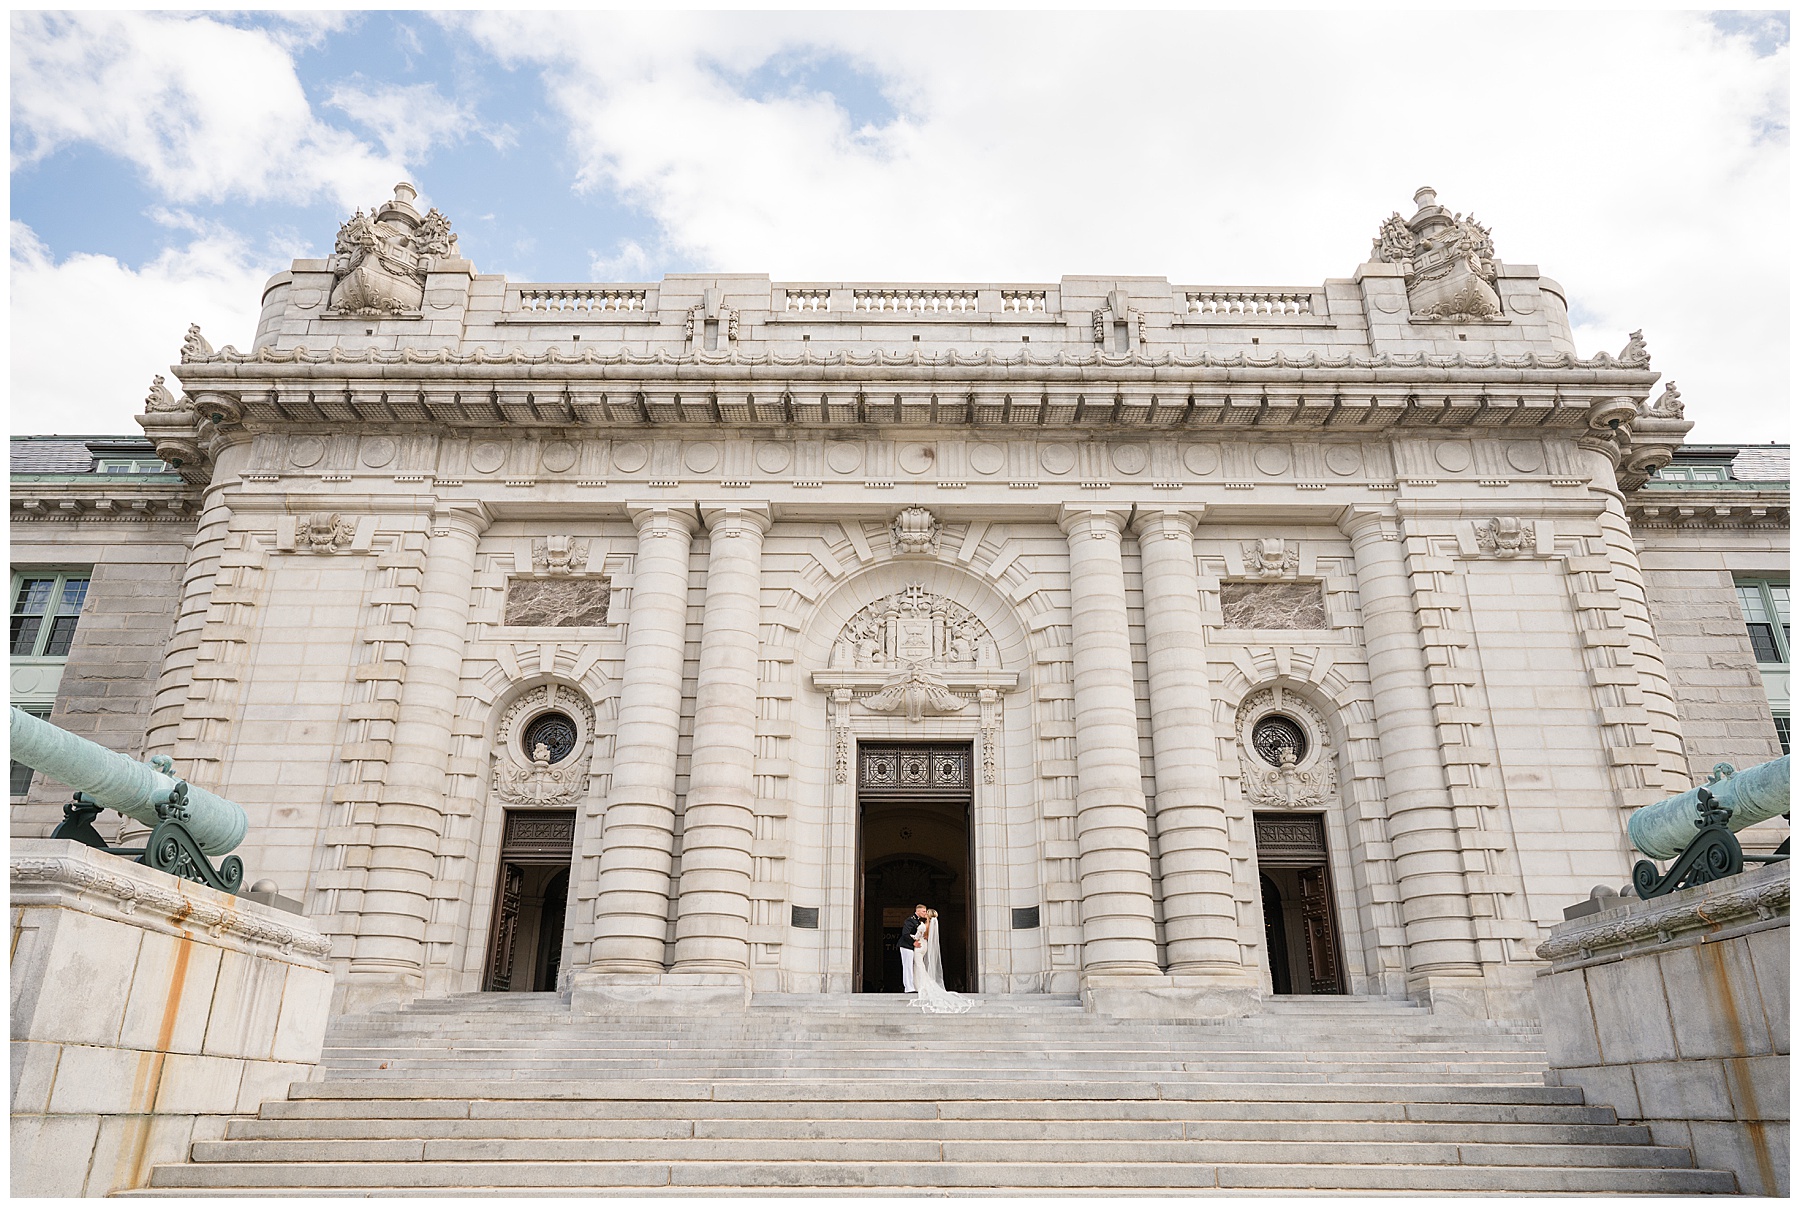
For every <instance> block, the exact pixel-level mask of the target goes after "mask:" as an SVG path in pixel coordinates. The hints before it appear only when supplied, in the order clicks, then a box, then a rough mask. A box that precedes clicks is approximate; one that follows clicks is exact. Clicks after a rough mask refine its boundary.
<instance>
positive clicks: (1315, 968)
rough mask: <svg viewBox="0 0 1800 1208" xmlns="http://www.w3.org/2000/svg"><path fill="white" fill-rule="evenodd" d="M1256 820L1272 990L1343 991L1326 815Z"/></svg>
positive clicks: (1273, 816) (1272, 816)
mask: <svg viewBox="0 0 1800 1208" xmlns="http://www.w3.org/2000/svg"><path fill="white" fill-rule="evenodd" d="M1255 821H1256V865H1257V871H1258V873H1259V874H1260V876H1259V880H1260V882H1261V886H1262V906H1263V932H1264V936H1265V939H1266V940H1267V943H1268V953H1269V981H1270V988H1271V990H1272V991H1273V992H1274V993H1276V994H1343V993H1344V992H1345V989H1344V961H1343V956H1342V953H1341V952H1340V951H1339V947H1338V926H1337V913H1336V911H1335V910H1333V909H1332V904H1331V860H1330V857H1329V856H1328V854H1327V853H1326V850H1325V820H1324V818H1322V817H1321V816H1320V815H1318V814H1257V815H1256V819H1255Z"/></svg>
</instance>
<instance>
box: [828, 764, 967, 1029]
mask: <svg viewBox="0 0 1800 1208" xmlns="http://www.w3.org/2000/svg"><path fill="white" fill-rule="evenodd" d="M970 759H971V754H970V748H969V744H968V743H928V744H911V743H908V744H899V743H879V744H865V745H863V746H862V747H861V748H860V749H859V750H858V752H857V791H856V797H857V813H858V826H857V836H858V839H857V844H858V865H859V867H858V885H859V887H860V892H859V894H858V901H857V916H858V917H857V944H856V983H855V984H856V985H857V986H858V987H859V988H860V989H861V990H862V991H863V992H864V993H867V994H883V993H886V994H898V993H899V992H900V990H901V980H900V949H899V942H900V928H901V925H902V924H903V923H904V922H905V921H906V916H907V915H909V914H911V913H912V912H913V907H914V906H915V905H916V904H918V903H920V902H923V903H925V904H926V905H927V906H930V907H931V908H932V909H934V910H936V911H937V912H938V922H939V925H940V927H941V928H942V930H941V932H940V936H941V939H942V945H943V953H944V981H945V983H946V988H947V989H951V990H957V991H961V992H964V993H974V992H975V991H976V989H977V987H976V985H975V974H974V971H975V945H974V940H973V936H974V928H973V927H972V926H971V923H972V921H973V920H972V917H971V916H972V913H973V912H972V909H971V905H972V903H973V902H974V886H973V885H972V884H971V877H970V869H972V868H973V867H974V859H973V855H972V844H971V834H972V831H971V828H970V826H969V807H970V803H971V801H972V786H973V783H974V781H973V779H972V778H971V774H970Z"/></svg>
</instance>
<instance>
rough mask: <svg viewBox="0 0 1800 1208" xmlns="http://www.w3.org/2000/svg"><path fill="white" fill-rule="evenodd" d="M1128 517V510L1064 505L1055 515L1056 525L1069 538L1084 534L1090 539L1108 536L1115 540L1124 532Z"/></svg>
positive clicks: (1078, 504) (1085, 505) (1074, 504)
mask: <svg viewBox="0 0 1800 1208" xmlns="http://www.w3.org/2000/svg"><path fill="white" fill-rule="evenodd" d="M1128 515H1130V509H1129V508H1122V507H1106V506H1103V505H1100V504H1092V505H1090V504H1082V503H1065V504H1063V506H1062V510H1061V511H1060V512H1059V513H1058V514H1057V517H1056V523H1057V525H1058V526H1059V527H1061V529H1062V531H1063V532H1065V533H1067V534H1068V535H1069V536H1070V537H1078V536H1081V535H1083V534H1086V535H1087V536H1090V537H1108V536H1110V537H1113V538H1114V539H1117V538H1118V537H1119V535H1120V534H1121V533H1123V532H1124V531H1125V518H1126V516H1128Z"/></svg>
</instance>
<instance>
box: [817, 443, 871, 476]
mask: <svg viewBox="0 0 1800 1208" xmlns="http://www.w3.org/2000/svg"><path fill="white" fill-rule="evenodd" d="M825 464H826V465H828V466H830V467H831V468H832V469H834V470H836V471H837V472H838V473H839V474H854V473H855V472H856V467H857V466H860V465H861V464H862V446H861V445H854V444H851V443H850V442H849V441H847V440H839V441H833V442H832V443H831V444H829V445H826V446H825Z"/></svg>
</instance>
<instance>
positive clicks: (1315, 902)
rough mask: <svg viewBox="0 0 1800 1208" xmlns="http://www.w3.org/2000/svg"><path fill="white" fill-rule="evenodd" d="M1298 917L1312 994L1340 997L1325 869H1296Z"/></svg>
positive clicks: (1328, 881)
mask: <svg viewBox="0 0 1800 1208" xmlns="http://www.w3.org/2000/svg"><path fill="white" fill-rule="evenodd" d="M1299 875H1300V917H1301V919H1302V920H1304V922H1305V923H1306V969H1307V975H1308V979H1309V980H1310V981H1311V983H1312V992H1313V993H1314V994H1342V993H1343V992H1344V983H1343V978H1342V977H1341V976H1340V975H1339V971H1338V960H1337V934H1336V929H1335V928H1333V927H1332V925H1331V914H1332V912H1331V880H1330V878H1329V877H1327V876H1326V875H1325V866H1324V865H1322V864H1321V865H1317V866H1315V867H1313V868H1303V869H1300V870H1299Z"/></svg>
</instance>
